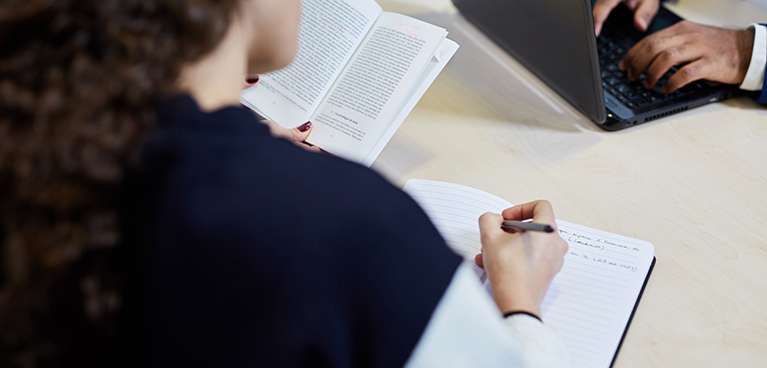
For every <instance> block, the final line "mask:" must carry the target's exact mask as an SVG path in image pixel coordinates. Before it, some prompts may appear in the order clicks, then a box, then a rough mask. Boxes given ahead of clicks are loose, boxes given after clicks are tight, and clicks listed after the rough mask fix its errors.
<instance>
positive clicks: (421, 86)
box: [362, 38, 459, 167]
mask: <svg viewBox="0 0 767 368" xmlns="http://www.w3.org/2000/svg"><path fill="white" fill-rule="evenodd" d="M458 47H459V46H458V44H457V43H455V42H454V41H452V40H449V39H447V38H446V39H445V40H444V41H442V44H441V45H440V46H439V48H438V49H437V52H436V53H435V54H434V57H433V58H431V60H430V61H429V64H428V65H427V66H426V69H425V70H424V72H423V74H422V75H421V78H420V79H419V80H418V81H417V82H416V83H415V86H416V87H415V88H414V89H413V90H412V91H411V92H410V95H409V96H408V97H407V98H406V99H405V103H404V104H403V106H402V108H401V109H400V110H399V112H398V113H397V116H396V117H395V118H394V120H393V121H392V122H391V124H389V127H388V128H387V129H386V131H385V132H384V134H383V135H382V136H381V139H379V140H378V143H376V145H375V146H373V149H371V150H370V152H368V155H367V157H365V159H364V160H362V164H363V165H365V166H368V167H370V165H372V164H373V162H375V160H376V158H378V155H380V154H381V151H383V149H384V148H385V147H386V144H388V143H389V140H391V138H392V136H394V133H396V132H397V129H399V127H400V126H401V125H402V123H403V122H404V121H405V119H406V118H407V116H408V115H410V112H411V111H413V108H415V105H416V104H418V101H420V100H421V97H423V95H424V94H425V93H426V90H428V89H429V87H430V86H431V85H432V83H434V80H435V79H437V76H438V75H439V73H441V72H442V69H445V66H446V65H447V63H448V62H449V61H450V59H451V58H452V57H453V55H455V53H456V52H457V51H458Z"/></svg>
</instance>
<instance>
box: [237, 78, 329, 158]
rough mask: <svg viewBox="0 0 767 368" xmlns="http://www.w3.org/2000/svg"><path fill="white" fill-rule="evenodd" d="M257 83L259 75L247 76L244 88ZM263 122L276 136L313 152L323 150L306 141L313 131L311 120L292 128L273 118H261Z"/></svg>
mask: <svg viewBox="0 0 767 368" xmlns="http://www.w3.org/2000/svg"><path fill="white" fill-rule="evenodd" d="M256 83H258V76H249V77H247V78H245V84H244V85H243V89H245V88H249V87H252V86H254V85H255V84H256ZM261 123H262V124H266V126H268V127H269V132H270V133H272V136H274V137H277V138H284V139H287V140H289V141H291V142H293V143H295V144H297V145H298V146H299V147H301V148H304V149H306V150H309V151H312V152H322V150H320V149H319V147H315V146H312V145H310V144H309V143H306V138H308V137H309V133H311V132H312V123H310V122H307V123H305V124H303V125H301V126H299V127H296V128H292V129H288V128H285V127H283V126H282V125H280V124H277V123H275V122H273V121H271V120H261Z"/></svg>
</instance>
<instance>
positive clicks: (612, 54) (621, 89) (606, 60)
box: [597, 35, 707, 110]
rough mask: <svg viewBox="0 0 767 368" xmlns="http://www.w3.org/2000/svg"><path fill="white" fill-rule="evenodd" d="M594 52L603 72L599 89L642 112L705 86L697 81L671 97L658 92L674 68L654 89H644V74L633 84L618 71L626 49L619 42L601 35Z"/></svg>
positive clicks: (673, 71) (673, 69) (625, 75)
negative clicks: (597, 53)
mask: <svg viewBox="0 0 767 368" xmlns="http://www.w3.org/2000/svg"><path fill="white" fill-rule="evenodd" d="M597 49H598V50H599V67H600V70H601V72H602V88H603V89H604V91H605V92H609V93H610V94H611V95H613V96H614V97H615V98H617V99H618V100H620V101H621V102H622V103H623V104H624V105H626V106H627V107H629V108H631V109H637V108H639V109H642V110H644V109H648V108H653V107H655V106H658V105H665V104H668V102H669V100H672V99H675V98H679V97H683V96H686V95H688V94H691V93H695V92H697V91H699V90H702V89H705V88H706V87H707V85H705V84H704V83H702V82H700V81H698V82H693V83H690V84H689V85H687V86H685V87H683V88H680V89H679V90H677V91H676V92H674V93H672V94H669V95H667V94H664V93H663V92H661V87H662V86H663V85H664V84H665V83H666V81H667V80H668V78H669V77H671V75H673V74H674V73H675V72H676V71H677V70H679V69H678V68H677V67H676V66H674V67H672V68H671V69H670V70H669V71H668V72H666V74H664V75H663V77H662V78H661V79H660V80H659V81H658V83H657V84H656V86H655V88H653V89H647V88H645V86H644V84H643V83H644V80H645V74H644V73H642V75H641V76H640V77H639V79H638V80H637V81H636V82H632V81H631V80H629V79H628V76H627V74H626V72H621V70H620V69H618V64H620V62H621V60H622V59H623V55H624V54H625V53H626V51H628V49H627V48H625V47H624V46H623V45H621V44H619V43H618V42H614V41H611V40H610V39H609V38H606V37H605V36H604V35H600V36H599V37H598V38H597Z"/></svg>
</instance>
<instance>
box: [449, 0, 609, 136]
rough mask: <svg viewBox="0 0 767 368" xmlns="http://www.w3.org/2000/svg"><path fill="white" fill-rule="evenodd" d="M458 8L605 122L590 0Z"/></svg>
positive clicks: (469, 3) (461, 2) (498, 0)
mask: <svg viewBox="0 0 767 368" xmlns="http://www.w3.org/2000/svg"><path fill="white" fill-rule="evenodd" d="M453 3H454V4H455V6H456V7H457V8H458V10H459V11H460V12H461V14H463V16H464V17H466V18H467V19H468V20H469V21H470V22H472V23H473V24H474V25H475V26H477V27H478V28H479V29H481V30H482V31H483V32H484V33H485V34H486V35H488V36H489V37H490V38H491V39H493V40H494V41H495V42H496V43H498V44H499V45H500V46H501V47H502V48H504V49H505V50H506V51H507V52H508V53H510V54H511V55H512V56H513V57H514V58H516V59H517V60H518V61H519V62H521V63H522V64H523V65H524V66H525V67H527V68H528V69H530V70H531V71H532V72H533V73H535V74H536V75H537V76H538V77H539V78H540V79H541V80H543V81H544V82H545V83H546V84H548V85H549V86H550V87H551V88H552V89H554V90H555V91H556V92H557V93H559V94H560V95H561V96H562V97H563V98H564V99H566V100H567V101H568V102H570V103H571V104H572V105H573V106H575V107H576V108H577V109H578V110H580V111H581V112H583V113H584V114H585V115H586V116H587V117H588V118H589V119H591V120H592V121H594V122H596V123H602V122H604V121H605V119H606V110H605V102H604V95H603V94H602V85H601V79H600V77H599V59H598V56H597V46H596V37H595V36H594V21H593V18H592V15H591V0H453Z"/></svg>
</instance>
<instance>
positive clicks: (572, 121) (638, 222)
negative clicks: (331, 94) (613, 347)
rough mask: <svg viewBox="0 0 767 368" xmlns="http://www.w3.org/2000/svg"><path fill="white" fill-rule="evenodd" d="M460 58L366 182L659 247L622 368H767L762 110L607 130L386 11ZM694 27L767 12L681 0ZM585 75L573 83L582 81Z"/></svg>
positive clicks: (437, 9) (726, 107)
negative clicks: (547, 211) (511, 208)
mask: <svg viewBox="0 0 767 368" xmlns="http://www.w3.org/2000/svg"><path fill="white" fill-rule="evenodd" d="M379 3H380V4H381V5H382V6H383V7H384V9H385V10H389V11H397V12H401V13H405V14H411V15H413V14H415V15H417V16H418V17H419V18H421V19H424V20H427V21H429V22H431V23H434V24H438V25H441V26H443V27H445V28H447V29H448V30H449V31H450V36H449V37H450V38H451V39H453V40H455V41H457V42H458V43H459V44H460V45H461V49H460V50H459V51H458V54H457V55H456V56H455V57H454V58H453V60H452V61H451V62H450V64H449V65H448V67H447V68H446V69H445V70H444V71H443V73H442V74H441V75H440V76H439V78H437V81H436V82H435V83H434V84H433V85H432V87H431V89H430V90H429V91H428V92H427V93H426V95H425V96H424V97H423V99H422V100H421V101H420V103H419V104H418V106H417V107H416V108H415V110H414V111H413V112H412V113H411V114H410V116H409V117H408V119H407V120H406V121H405V123H404V124H403V125H402V127H401V128H400V129H399V131H398V132H397V134H395V135H394V137H393V139H392V141H391V143H389V145H388V146H387V148H386V149H385V150H384V151H383V153H382V154H381V156H380V157H379V159H378V160H377V161H376V162H375V164H374V165H373V168H374V169H375V170H377V171H379V172H381V173H382V174H383V175H384V176H386V177H387V178H388V179H389V180H391V181H392V182H394V183H396V184H397V185H400V186H402V185H404V184H405V182H406V181H407V180H408V179H411V178H419V179H430V180H440V181H447V182H453V183H458V184H462V185H467V186H470V187H475V188H478V189H481V190H485V191H487V192H490V193H493V194H496V195H498V196H501V197H503V198H505V199H507V200H508V201H510V202H512V203H523V202H527V201H530V200H534V199H540V198H545V199H548V200H550V201H551V202H552V203H553V205H554V209H555V212H556V215H557V217H558V218H559V219H562V220H565V221H570V222H574V223H577V224H581V225H584V226H589V227H593V228H597V229H601V230H605V231H609V232H614V233H618V234H622V235H626V236H630V237H634V238H638V239H643V240H647V241H650V242H651V243H653V244H654V245H655V252H656V256H657V259H658V261H657V264H656V267H655V271H654V273H653V275H652V277H651V279H650V282H649V284H648V286H647V289H646V290H645V293H644V296H643V298H642V301H641V303H640V305H639V308H638V310H637V313H636V315H635V317H634V320H633V323H632V325H631V327H630V329H629V333H628V336H627V337H626V340H625V342H624V344H623V347H622V348H621V351H620V353H619V355H618V360H617V362H616V364H615V366H616V367H619V368H621V367H767V108H766V107H763V106H760V105H758V104H756V103H755V102H753V101H752V100H750V99H749V98H748V97H745V96H743V97H738V98H735V99H731V100H728V101H725V102H721V103H716V104H711V105H707V106H705V107H702V108H697V109H693V110H690V111H687V112H685V113H681V114H678V115H674V116H671V117H667V118H664V119H660V120H657V121H654V122H652V123H648V124H644V125H640V126H637V127H634V128H630V129H628V130H623V131H620V132H612V133H610V132H604V131H601V130H600V129H599V128H598V127H597V126H596V125H595V124H593V123H592V122H591V121H589V120H588V119H587V118H585V117H584V116H583V115H582V114H580V113H579V112H577V110H575V109H574V108H572V107H571V106H570V105H568V104H567V103H566V102H565V101H564V100H563V99H562V98H560V97H559V96H558V95H557V94H556V93H554V92H553V91H552V90H551V89H550V88H548V87H547V86H546V85H544V84H543V83H542V82H541V81H539V80H538V79H537V78H536V77H535V76H533V75H532V74H531V73H530V72H529V71H527V70H526V69H525V68H524V67H522V66H521V65H520V64H519V63H517V62H516V61H515V60H514V59H512V58H511V57H509V56H508V55H507V54H505V53H504V52H503V51H502V50H500V49H499V48H498V47H496V46H495V45H494V44H492V42H490V41H489V40H488V39H487V38H485V37H484V36H483V35H482V34H481V33H479V32H478V31H477V30H476V29H475V28H473V27H471V26H470V25H468V23H466V21H465V20H463V18H461V17H460V16H458V15H456V14H455V9H454V8H453V6H452V5H451V3H450V1H449V0H409V1H408V0H400V1H389V0H379ZM673 9H674V10H676V11H677V12H678V13H680V15H682V16H685V17H686V18H688V19H690V20H697V21H700V22H705V23H708V24H714V25H723V26H743V27H744V26H745V25H747V24H748V23H750V22H754V21H759V20H761V21H763V22H767V10H766V9H763V8H759V7H758V6H756V5H754V4H751V3H747V2H743V1H740V0H726V1H724V0H680V1H679V2H678V3H677V4H675V5H673ZM574 72H577V71H574Z"/></svg>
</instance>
